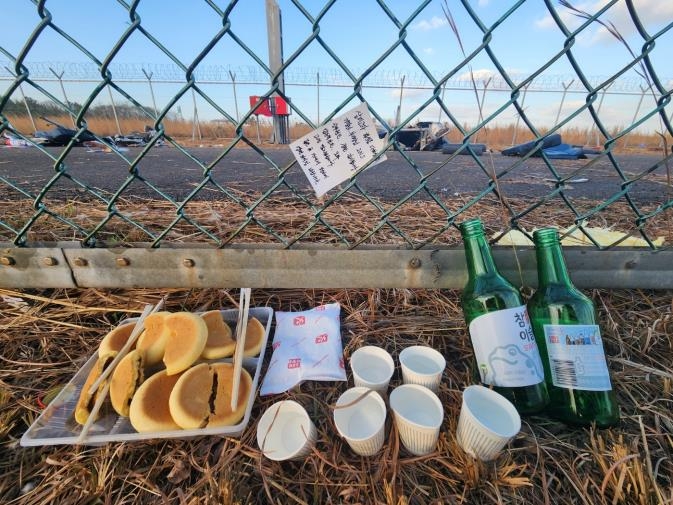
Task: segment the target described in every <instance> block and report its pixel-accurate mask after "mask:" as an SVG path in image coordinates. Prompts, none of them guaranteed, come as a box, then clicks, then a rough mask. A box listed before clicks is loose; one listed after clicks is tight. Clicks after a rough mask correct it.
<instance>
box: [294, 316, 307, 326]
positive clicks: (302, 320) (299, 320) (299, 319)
mask: <svg viewBox="0 0 673 505" xmlns="http://www.w3.org/2000/svg"><path fill="white" fill-rule="evenodd" d="M292 322H293V324H294V325H295V326H303V325H304V324H306V318H305V317H304V316H297V317H295V318H294V320H293V321H292Z"/></svg>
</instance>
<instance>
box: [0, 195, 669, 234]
mask: <svg viewBox="0 0 673 505" xmlns="http://www.w3.org/2000/svg"><path fill="white" fill-rule="evenodd" d="M229 191H230V193H231V194H234V195H236V197H237V198H240V200H241V201H242V202H244V204H245V205H246V206H251V205H253V204H254V203H255V202H256V201H257V199H258V198H259V196H260V195H259V194H256V193H246V192H242V191H237V190H235V189H233V188H229ZM370 200H371V201H370ZM370 200H367V199H365V198H364V197H363V196H359V195H357V194H356V193H349V194H347V195H344V196H343V197H341V198H339V199H338V200H337V201H335V202H333V203H332V204H331V205H330V206H329V207H327V208H326V209H325V210H324V211H323V212H322V213H321V217H322V219H323V221H324V222H325V223H329V225H330V226H332V227H333V228H334V229H335V230H337V231H338V232H339V233H340V235H341V237H343V238H344V239H346V240H347V241H348V243H349V244H350V245H355V244H367V245H388V246H399V247H408V243H407V240H405V239H404V238H402V237H401V236H400V235H399V234H398V233H397V231H396V230H400V231H401V232H403V233H404V234H405V236H406V237H407V238H408V239H409V240H411V241H412V242H413V243H414V244H415V245H417V246H420V245H421V244H424V243H425V242H426V241H428V244H430V245H432V244H439V245H441V246H447V245H448V246H460V243H461V242H460V234H459V233H458V231H457V229H456V228H454V227H449V228H448V229H447V230H445V231H444V232H442V233H438V230H440V229H442V228H443V227H444V226H445V225H446V223H447V214H446V212H445V211H444V210H443V209H442V208H441V207H439V206H438V205H436V204H433V203H431V202H427V201H417V200H410V201H409V202H407V203H405V204H404V205H402V206H400V207H399V208H398V209H397V210H395V211H394V212H392V213H391V214H390V216H389V218H388V221H387V222H388V223H389V225H388V224H384V225H382V226H379V224H380V219H381V217H380V216H381V212H385V211H388V210H389V209H390V208H392V205H393V204H391V203H386V202H384V201H379V200H374V199H370ZM372 201H374V202H375V203H376V206H375V205H374V204H373V203H372ZM468 201H469V196H467V195H465V196H455V197H452V198H450V199H447V200H446V201H445V202H444V205H445V206H446V208H447V209H448V210H449V212H457V211H459V210H460V209H461V208H462V207H463V206H464V205H465V204H466V203H468ZM582 202H583V205H585V206H586V207H587V208H592V207H593V206H594V205H595V204H596V202H593V203H592V202H589V201H586V202H584V201H582ZM44 203H45V205H47V207H48V208H49V209H50V211H52V212H54V213H55V214H58V215H60V216H63V217H64V218H67V219H68V220H70V221H71V222H73V223H76V224H77V225H78V226H80V227H81V228H82V229H84V230H87V231H89V230H93V229H94V228H95V227H96V225H97V224H99V223H100V222H102V221H103V220H105V219H106V218H107V217H108V211H107V209H105V208H104V207H103V206H102V205H101V204H100V202H99V201H96V200H93V199H91V198H88V197H86V196H85V195H83V196H82V197H81V198H80V199H77V200H75V199H71V200H69V201H67V202H63V201H58V200H54V201H53V202H52V201H50V200H48V199H45V200H44ZM507 203H508V205H509V206H510V207H511V209H512V211H513V212H516V213H520V212H523V211H524V210H525V209H527V208H528V207H529V205H530V202H529V201H526V200H515V199H508V200H507ZM0 206H2V208H4V209H11V212H9V213H7V214H5V215H3V221H5V222H6V223H7V224H8V225H9V226H11V227H12V228H14V229H21V228H22V227H23V225H24V223H25V222H27V220H29V219H30V217H31V216H32V215H33V214H34V213H35V210H34V208H33V206H32V202H31V201H27V200H25V199H24V200H17V201H14V200H0ZM115 207H116V209H117V210H118V211H119V212H120V213H122V214H123V215H125V216H126V217H127V218H128V219H130V220H133V221H134V222H135V223H136V224H141V225H142V226H143V227H144V229H145V230H147V231H145V230H143V229H141V228H139V227H138V226H136V225H134V224H131V223H130V222H128V221H125V220H122V219H119V218H113V219H112V220H111V221H110V222H108V223H107V224H106V226H104V227H103V228H102V229H101V230H100V231H99V233H98V235H97V239H98V240H99V241H100V244H101V245H102V244H104V245H107V246H108V247H113V246H120V245H126V246H134V245H135V244H137V243H146V242H150V241H152V240H153V239H154V238H155V237H157V236H159V235H160V234H162V233H163V232H164V231H165V230H166V229H168V228H170V230H169V231H168V232H167V233H166V234H165V236H164V238H163V240H162V244H165V245H168V244H182V243H208V244H211V245H216V243H215V241H214V240H213V239H212V238H210V237H208V236H207V235H205V234H204V233H203V232H202V231H200V230H199V229H197V228H196V227H194V226H193V225H192V224H191V223H190V222H188V221H186V220H180V221H179V222H178V223H177V224H175V225H174V226H173V221H174V220H175V218H176V215H177V214H176V207H175V205H174V204H171V203H169V202H167V201H158V200H149V199H147V200H145V199H141V198H134V199H133V200H129V199H123V198H120V199H119V200H118V201H117V202H116V206H115ZM380 209H383V210H380ZM640 210H641V212H643V213H646V212H652V211H655V210H656V205H642V206H641V207H640ZM184 213H185V216H186V217H187V218H189V219H190V220H191V221H193V222H196V223H199V225H200V226H201V227H202V229H204V230H206V231H207V232H208V233H210V234H211V235H213V236H215V237H217V238H218V240H219V241H221V243H222V244H223V245H227V244H229V243H246V244H251V243H253V244H259V243H274V244H280V242H279V239H277V238H274V237H273V236H271V235H270V233H269V232H268V231H267V230H266V229H264V228H263V227H262V226H260V225H258V224H255V222H252V223H249V224H247V225H246V226H245V227H244V228H243V229H242V230H241V229H240V227H241V226H242V225H243V224H245V223H246V222H247V219H248V216H247V215H246V209H245V208H244V207H242V206H241V205H239V204H238V203H236V202H234V201H233V200H229V199H224V198H223V199H220V200H216V201H191V202H189V203H188V204H187V205H186V206H185V209H184ZM253 215H254V217H255V219H256V220H257V221H258V222H260V223H263V225H264V226H265V227H267V228H268V229H270V230H272V231H273V232H274V233H276V234H277V235H278V236H279V237H281V238H282V239H283V240H284V241H285V242H286V243H294V241H295V240H297V242H298V243H299V244H302V243H316V242H319V243H322V244H332V245H343V242H342V241H341V240H340V239H339V237H338V236H337V235H336V234H335V233H334V232H333V231H332V230H330V229H328V228H327V227H326V226H325V225H323V224H320V223H316V220H315V211H314V210H313V209H312V208H311V207H309V206H308V205H306V204H305V203H302V202H301V201H299V200H298V199H296V198H293V197H291V196H289V195H286V196H282V195H280V196H275V194H274V195H272V196H269V197H267V198H266V199H265V200H264V201H263V202H261V203H260V204H259V205H258V206H256V207H255V210H254V214H253ZM470 217H480V218H481V219H482V220H483V221H484V223H485V225H486V227H487V229H488V232H489V234H495V233H496V232H498V233H502V232H504V231H506V230H507V229H509V226H510V223H509V219H510V217H511V216H509V214H508V211H505V210H504V209H503V207H502V203H501V202H500V201H499V200H497V199H496V198H494V197H492V196H488V197H485V198H483V199H481V200H480V201H479V202H477V203H476V204H474V205H473V206H471V207H469V208H468V209H466V210H464V211H462V213H461V214H460V217H459V218H458V221H459V222H460V221H462V220H463V219H467V218H470ZM575 218H576V216H575V215H574V214H573V213H572V212H570V211H569V210H568V209H567V208H566V207H565V206H563V205H559V203H558V202H557V201H555V200H552V201H550V202H548V203H546V204H544V205H542V206H540V207H539V208H537V209H536V210H535V211H533V212H531V213H529V214H528V215H526V216H525V217H524V218H523V219H522V220H521V221H520V224H521V226H523V227H524V228H526V229H527V230H529V231H532V230H533V229H534V228H535V227H541V226H546V225H548V226H557V227H559V228H565V227H569V226H572V225H573V223H574V219H575ZM591 223H592V224H593V226H597V227H604V228H614V229H615V230H619V231H621V232H623V233H626V234H630V235H632V236H634V237H640V233H639V231H638V228H637V226H636V225H635V222H634V215H633V211H632V209H630V208H629V207H628V206H627V205H626V204H618V203H614V204H612V205H611V206H610V211H609V212H604V213H602V214H601V215H599V216H598V217H596V218H594V219H593V220H592V221H591ZM171 226H172V227H171ZM309 227H310V231H308V232H307V233H306V234H305V235H304V236H302V233H303V231H304V230H306V229H308V228H309ZM644 229H645V231H646V232H647V234H648V236H650V237H651V238H656V237H663V238H664V241H665V242H664V243H665V245H670V244H671V243H672V242H673V226H671V216H670V213H662V214H661V215H660V216H658V217H657V219H654V220H652V221H651V222H650V223H648V224H647V225H646V226H645V227H644ZM374 230H375V231H374ZM150 234H151V235H150ZM300 236H302V237H301V239H299V237H300ZM14 239H15V234H14V233H13V232H12V231H11V230H7V229H5V230H0V241H2V240H4V241H7V242H11V241H12V240H14ZM26 239H27V243H28V244H31V243H35V242H57V241H73V240H83V239H84V235H83V234H80V233H78V232H75V231H74V230H73V228H72V227H71V226H70V225H69V224H65V223H63V222H62V221H60V220H57V219H54V218H52V217H48V216H46V215H43V216H42V217H41V218H39V219H38V220H37V221H35V222H34V223H33V224H32V225H31V227H30V230H29V232H28V234H27V235H26Z"/></svg>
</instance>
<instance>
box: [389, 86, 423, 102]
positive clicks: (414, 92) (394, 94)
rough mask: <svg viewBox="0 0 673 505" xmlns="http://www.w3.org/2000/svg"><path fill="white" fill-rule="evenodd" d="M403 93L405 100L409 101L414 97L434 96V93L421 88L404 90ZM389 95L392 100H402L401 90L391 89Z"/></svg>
mask: <svg viewBox="0 0 673 505" xmlns="http://www.w3.org/2000/svg"><path fill="white" fill-rule="evenodd" d="M402 93H403V95H402V97H403V98H404V99H407V98H413V97H419V96H428V95H430V94H432V91H431V90H427V89H419V88H404V89H403V90H402ZM389 94H390V97H391V98H395V99H397V100H399V98H400V88H396V89H391V90H390V92H389Z"/></svg>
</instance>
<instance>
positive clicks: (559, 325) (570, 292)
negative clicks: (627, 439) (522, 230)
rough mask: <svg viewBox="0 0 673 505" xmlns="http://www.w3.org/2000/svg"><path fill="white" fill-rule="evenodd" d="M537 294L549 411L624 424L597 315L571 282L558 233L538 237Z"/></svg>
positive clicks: (534, 310) (536, 323)
mask: <svg viewBox="0 0 673 505" xmlns="http://www.w3.org/2000/svg"><path fill="white" fill-rule="evenodd" d="M533 240H534V242H535V252H536V257H537V272H538V289H537V291H536V292H535V294H534V295H533V296H532V297H531V299H530V300H529V302H528V313H529V314H530V317H531V320H532V323H533V332H534V333H535V338H536V340H537V344H538V347H539V349H540V355H541V357H542V364H543V366H544V369H545V380H546V383H547V390H548V391H549V398H550V403H549V407H548V412H549V414H550V415H552V416H553V417H555V418H557V419H560V420H562V421H565V422H567V423H571V424H579V425H589V424H591V423H594V422H595V423H596V425H597V426H599V427H603V428H604V427H608V426H612V425H614V424H616V423H617V422H618V421H619V408H618V406H617V401H616V398H615V393H614V391H613V390H612V386H611V384H610V374H609V372H608V367H607V363H606V361H605V352H604V350H603V342H602V340H601V333H600V329H599V327H598V324H597V323H596V311H595V309H594V304H593V302H592V301H591V299H590V298H588V297H587V296H585V295H584V294H583V293H582V292H580V291H579V290H578V289H577V288H576V287H575V286H574V285H573V284H572V282H571V280H570V277H569V275H568V270H567V268H566V264H565V260H564V259H563V253H562V251H561V244H560V242H559V236H558V232H557V231H556V229H554V228H544V229H540V230H536V231H535V232H534V233H533Z"/></svg>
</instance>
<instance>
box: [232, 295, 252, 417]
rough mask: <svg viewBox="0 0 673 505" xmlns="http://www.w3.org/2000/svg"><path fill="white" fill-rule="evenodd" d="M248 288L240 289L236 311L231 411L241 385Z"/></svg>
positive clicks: (234, 407) (248, 304)
mask: <svg viewBox="0 0 673 505" xmlns="http://www.w3.org/2000/svg"><path fill="white" fill-rule="evenodd" d="M250 291H251V290H250V288H241V297H240V302H239V309H238V323H237V324H236V350H235V351H234V377H233V380H232V381H231V410H236V407H238V388H239V385H240V383H241V368H242V367H243V351H244V348H245V334H246V331H247V327H248V311H249V309H250Z"/></svg>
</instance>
